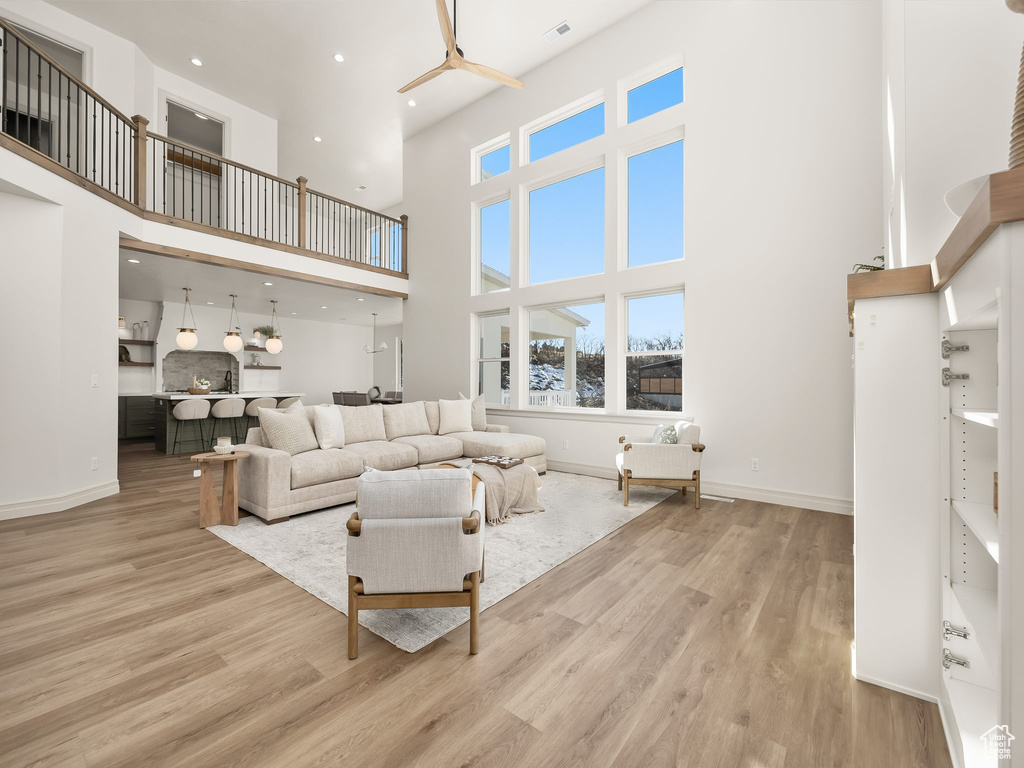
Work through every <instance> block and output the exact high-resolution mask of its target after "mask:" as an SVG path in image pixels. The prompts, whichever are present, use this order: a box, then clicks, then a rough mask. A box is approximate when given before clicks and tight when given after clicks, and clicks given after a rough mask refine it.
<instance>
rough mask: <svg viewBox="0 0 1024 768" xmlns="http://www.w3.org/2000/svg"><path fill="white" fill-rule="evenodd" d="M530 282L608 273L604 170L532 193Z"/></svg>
mask: <svg viewBox="0 0 1024 768" xmlns="http://www.w3.org/2000/svg"><path fill="white" fill-rule="evenodd" d="M529 207H530V282H531V283H546V282H548V281H550V280H564V279H566V278H570V277H582V276H583V275H597V274H600V273H602V272H604V168H597V169H595V170H593V171H588V172H587V173H581V174H579V175H578V176H572V177H570V178H568V179H563V180H562V181H556V182H554V183H553V184H548V185H547V186H544V187H539V188H538V189H534V190H532V191H531V192H530V206H529Z"/></svg>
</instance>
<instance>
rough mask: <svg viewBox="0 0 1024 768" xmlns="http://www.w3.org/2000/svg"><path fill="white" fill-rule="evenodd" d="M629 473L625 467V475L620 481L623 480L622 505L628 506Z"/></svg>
mask: <svg viewBox="0 0 1024 768" xmlns="http://www.w3.org/2000/svg"><path fill="white" fill-rule="evenodd" d="M630 474H631V473H630V471H629V470H628V469H627V470H626V475H625V477H624V478H623V481H622V482H623V486H622V506H624V507H628V506H629V478H630Z"/></svg>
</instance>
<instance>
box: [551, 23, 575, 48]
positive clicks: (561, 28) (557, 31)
mask: <svg viewBox="0 0 1024 768" xmlns="http://www.w3.org/2000/svg"><path fill="white" fill-rule="evenodd" d="M571 31H572V27H570V26H569V22H568V21H563V22H562V23H561V24H556V25H555V26H553V27H552V28H551V29H549V30H548V31H547V32H545V33H544V39H545V40H547V41H548V42H549V43H553V42H555V40H557V39H558V38H560V37H562V36H563V35H566V34H568V33H569V32H571Z"/></svg>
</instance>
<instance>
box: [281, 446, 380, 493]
mask: <svg viewBox="0 0 1024 768" xmlns="http://www.w3.org/2000/svg"><path fill="white" fill-rule="evenodd" d="M362 471H363V457H362V456H360V455H359V454H357V453H352V452H351V451H343V450H341V449H340V448H330V449H328V450H325V451H324V450H320V451H306V452H305V453H300V454H298V455H297V456H292V490H295V489H296V488H307V487H309V486H311V485H322V484H324V483H332V482H334V481H335V480H345V479H347V478H350V477H356V476H358V475H360V474H361V473H362Z"/></svg>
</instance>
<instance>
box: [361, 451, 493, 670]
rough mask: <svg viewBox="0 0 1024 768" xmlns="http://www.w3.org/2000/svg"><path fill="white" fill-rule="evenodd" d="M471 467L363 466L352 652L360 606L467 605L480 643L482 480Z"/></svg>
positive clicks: (474, 642)
mask: <svg viewBox="0 0 1024 768" xmlns="http://www.w3.org/2000/svg"><path fill="white" fill-rule="evenodd" d="M472 479H473V475H472V473H471V472H470V471H469V470H468V469H423V470H399V471H395V472H376V471H372V472H366V473H364V474H363V475H362V476H360V478H359V483H358V488H357V494H358V499H357V504H358V508H357V510H356V512H355V513H353V515H352V517H351V518H349V521H348V523H347V528H348V546H347V551H346V560H347V567H348V657H349V658H350V659H354V658H356V656H358V654H359V611H361V610H363V611H365V610H375V609H380V608H443V607H455V606H466V607H468V608H469V652H470V653H476V652H477V650H478V649H479V635H480V580H481V576H482V572H483V557H484V524H483V521H484V484H483V483H482V482H478V483H477V484H476V488H475V491H474V488H473V484H472Z"/></svg>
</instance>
